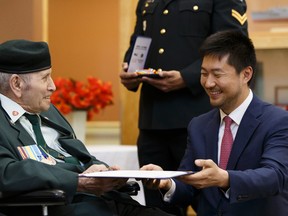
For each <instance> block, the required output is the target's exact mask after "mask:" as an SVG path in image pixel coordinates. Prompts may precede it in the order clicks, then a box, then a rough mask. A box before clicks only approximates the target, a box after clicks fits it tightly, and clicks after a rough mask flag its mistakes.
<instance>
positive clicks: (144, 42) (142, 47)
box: [128, 36, 152, 72]
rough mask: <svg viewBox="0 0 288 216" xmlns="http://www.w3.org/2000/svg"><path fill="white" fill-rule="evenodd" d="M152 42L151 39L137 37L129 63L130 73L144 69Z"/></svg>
mask: <svg viewBox="0 0 288 216" xmlns="http://www.w3.org/2000/svg"><path fill="white" fill-rule="evenodd" d="M151 41H152V39H151V38H149V37H143V36H138V37H137V39H136V42H135V45H134V48H133V52H132V56H131V59H130V62H129V67H128V72H135V71H136V70H142V69H144V65H145V62H146V58H147V54H148V51H149V48H150V44H151Z"/></svg>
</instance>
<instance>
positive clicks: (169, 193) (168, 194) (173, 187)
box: [163, 179, 176, 202]
mask: <svg viewBox="0 0 288 216" xmlns="http://www.w3.org/2000/svg"><path fill="white" fill-rule="evenodd" d="M171 183H172V185H171V188H170V189H169V190H168V191H167V192H166V193H165V195H164V198H163V200H164V201H165V202H170V201H171V199H172V196H173V195H174V193H175V190H176V184H175V182H174V181H173V179H171Z"/></svg>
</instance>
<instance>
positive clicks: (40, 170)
mask: <svg viewBox="0 0 288 216" xmlns="http://www.w3.org/2000/svg"><path fill="white" fill-rule="evenodd" d="M40 116H41V119H42V123H44V124H47V125H48V126H50V127H52V128H54V129H56V130H57V131H58V132H59V133H60V134H61V137H60V138H59V142H60V144H61V145H62V147H63V148H64V149H65V150H66V151H67V152H68V153H70V154H71V155H73V156H74V157H76V158H77V159H79V160H80V161H81V162H82V163H83V166H80V165H73V164H67V163H57V164H56V165H48V164H45V163H41V162H38V161H35V160H32V159H25V160H23V159H22V157H21V155H20V153H19V151H18V150H17V147H18V146H27V145H32V144H35V141H34V140H33V139H32V137H31V136H30V135H29V134H28V133H27V132H26V130H25V129H24V128H23V127H22V125H21V124H20V122H19V121H17V122H16V123H15V124H14V123H12V122H11V121H10V119H9V117H8V115H7V114H6V112H5V111H4V110H3V108H2V106H0V122H1V123H0V178H1V180H0V191H1V192H3V194H6V195H7V193H8V192H9V195H17V194H19V193H23V192H29V191H33V190H38V189H61V190H64V191H65V192H66V194H67V196H68V205H67V206H64V207H57V208H55V209H54V211H55V212H57V215H69V216H71V215H95V212H97V214H99V215H101V216H102V215H103V216H104V215H112V213H111V212H110V210H109V207H108V206H107V205H106V202H104V201H103V199H102V198H99V197H96V196H94V195H89V194H79V193H77V192H76V190H77V184H78V174H79V173H81V172H83V171H84V170H85V169H86V168H88V167H89V166H91V165H92V164H105V163H104V162H102V161H99V160H97V159H96V158H95V157H94V156H92V155H90V154H89V152H88V151H87V149H86V147H85V145H84V144H83V143H82V142H81V141H79V140H77V139H76V138H75V134H74V132H73V130H72V128H71V126H70V124H69V123H68V122H67V121H66V119H65V118H64V117H63V116H62V115H61V113H59V111H58V110H57V109H56V108H55V107H54V106H53V105H51V107H50V109H49V110H48V111H47V112H43V113H41V115H40ZM105 165H107V164H105ZM111 194H112V195H111ZM105 199H106V200H107V199H113V200H118V201H123V202H124V203H125V202H128V203H134V202H135V201H133V200H132V199H131V198H130V197H129V196H127V195H126V194H122V193H121V194H120V193H117V192H115V191H113V192H111V193H107V194H106V195H105ZM135 204H136V203H135ZM137 204H138V203H137ZM26 210H27V209H24V210H23V212H22V210H21V212H22V214H21V215H26V214H27V215H37V214H36V212H35V209H33V208H32V210H30V209H28V210H27V212H25V211H26ZM18 211H19V210H18ZM0 212H3V209H2V208H1V209H0ZM4 212H5V213H6V211H4ZM39 212H40V211H39ZM52 212H53V208H52ZM8 215H10V214H8ZM11 215H13V213H12V214H11ZM52 215H54V214H52Z"/></svg>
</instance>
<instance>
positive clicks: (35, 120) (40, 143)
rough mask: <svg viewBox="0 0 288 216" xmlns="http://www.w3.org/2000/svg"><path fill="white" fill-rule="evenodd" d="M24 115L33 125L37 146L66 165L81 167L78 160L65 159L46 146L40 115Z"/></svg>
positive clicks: (73, 158) (72, 158)
mask: <svg viewBox="0 0 288 216" xmlns="http://www.w3.org/2000/svg"><path fill="white" fill-rule="evenodd" d="M24 115H25V116H26V118H27V119H28V120H29V121H30V123H31V124H32V128H33V131H34V133H35V137H36V142H37V145H38V146H40V147H41V148H42V150H44V151H45V152H47V153H48V154H50V155H52V156H53V157H54V158H57V159H61V160H64V161H65V162H66V163H72V164H77V165H79V161H78V160H77V158H75V157H72V156H71V157H65V156H64V155H62V154H61V153H59V152H57V151H56V150H54V149H52V148H50V147H49V146H48V145H47V144H46V141H45V139H44V137H43V134H42V132H41V128H40V122H39V117H38V115H30V114H28V113H25V114H24Z"/></svg>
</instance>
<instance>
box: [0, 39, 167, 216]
mask: <svg viewBox="0 0 288 216" xmlns="http://www.w3.org/2000/svg"><path fill="white" fill-rule="evenodd" d="M53 91H55V85H54V82H53V80H52V78H51V61H50V54H49V49H48V45H47V44H46V43H45V42H32V41H27V40H11V41H7V42H5V43H2V44H0V102H1V105H0V121H1V124H0V175H1V181H0V191H2V192H3V194H5V193H6V192H9V193H14V194H18V193H23V192H29V191H33V190H38V189H55V188H56V189H61V190H64V191H65V192H66V194H67V196H68V199H69V203H68V205H66V206H61V207H51V209H50V214H51V215H69V216H71V215H85V216H88V215H101V216H106V215H107V216H112V215H127V216H129V215H131V216H134V215H149V216H150V215H155V216H156V215H157V216H159V215H163V216H164V215H168V214H166V213H163V212H162V211H160V210H158V209H154V208H148V207H143V206H141V205H140V204H138V203H137V202H136V201H134V200H133V199H131V198H130V197H129V196H128V195H126V194H123V193H119V192H117V191H116V190H114V189H118V188H119V187H121V186H122V185H124V184H125V182H126V179H116V178H82V177H81V178H79V174H80V173H87V172H95V171H104V170H108V169H116V167H109V166H108V165H107V164H105V163H104V162H102V161H99V160H97V159H96V158H95V157H93V156H91V155H90V154H89V153H88V151H87V149H86V148H85V146H84V145H83V143H81V141H79V140H77V139H76V138H75V134H74V132H73V129H72V128H71V126H70V125H69V123H68V122H67V121H66V119H65V118H64V117H63V116H62V115H61V114H60V113H59V111H58V110H57V109H56V108H55V107H54V106H53V105H51V104H50V96H51V94H52V93H53ZM1 212H3V213H4V214H7V215H19V214H20V213H19V212H21V215H37V213H36V209H35V208H30V207H29V208H28V207H25V208H23V209H20V210H19V209H17V210H16V212H14V211H13V210H8V209H5V208H3V209H2V208H1ZM39 213H40V212H39Z"/></svg>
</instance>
